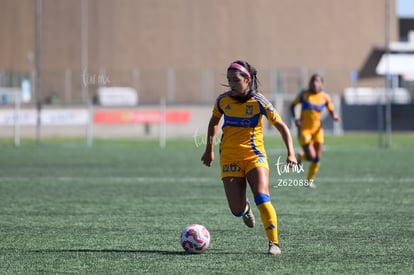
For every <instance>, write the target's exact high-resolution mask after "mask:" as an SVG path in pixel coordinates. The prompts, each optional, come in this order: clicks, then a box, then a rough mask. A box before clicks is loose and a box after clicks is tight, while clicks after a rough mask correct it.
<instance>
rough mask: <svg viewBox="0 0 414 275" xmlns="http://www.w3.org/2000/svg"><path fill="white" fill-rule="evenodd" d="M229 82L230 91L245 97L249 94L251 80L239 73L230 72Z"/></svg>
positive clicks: (228, 73) (228, 75)
mask: <svg viewBox="0 0 414 275" xmlns="http://www.w3.org/2000/svg"><path fill="white" fill-rule="evenodd" d="M227 81H228V82H229V86H230V89H231V90H232V91H233V92H234V93H236V94H240V95H245V94H247V93H248V92H249V81H250V80H249V79H248V78H245V77H244V76H242V75H241V73H240V72H239V71H236V70H230V71H228V72H227Z"/></svg>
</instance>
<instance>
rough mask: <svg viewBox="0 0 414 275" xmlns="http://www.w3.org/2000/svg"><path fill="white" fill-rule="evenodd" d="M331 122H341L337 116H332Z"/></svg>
mask: <svg viewBox="0 0 414 275" xmlns="http://www.w3.org/2000/svg"><path fill="white" fill-rule="evenodd" d="M333 120H334V121H336V122H340V121H341V118H340V117H339V116H334V117H333Z"/></svg>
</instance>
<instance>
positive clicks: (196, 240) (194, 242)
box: [180, 224, 210, 254]
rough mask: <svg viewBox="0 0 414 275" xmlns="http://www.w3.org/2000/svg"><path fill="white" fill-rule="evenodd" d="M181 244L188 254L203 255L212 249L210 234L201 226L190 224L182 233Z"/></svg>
mask: <svg viewBox="0 0 414 275" xmlns="http://www.w3.org/2000/svg"><path fill="white" fill-rule="evenodd" d="M180 243H181V246H182V247H183V248H184V250H185V251H186V252H187V253H197V254H199V253H203V252H204V251H206V250H207V249H208V248H209V247H210V233H209V232H208V230H207V228H206V227H205V226H203V225H201V224H190V225H188V226H186V227H185V228H184V229H183V231H182V232H181V239H180Z"/></svg>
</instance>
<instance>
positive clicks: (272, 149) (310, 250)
mask: <svg viewBox="0 0 414 275" xmlns="http://www.w3.org/2000/svg"><path fill="white" fill-rule="evenodd" d="M326 142H327V143H326V150H325V152H324V155H323V158H322V160H321V161H322V162H321V163H322V165H321V169H320V172H319V174H318V177H317V181H316V183H317V185H318V187H317V188H316V189H314V190H311V189H307V188H304V187H298V186H283V181H281V180H280V179H282V180H283V179H286V180H285V182H288V181H289V180H291V181H292V182H294V180H295V179H297V180H299V179H304V178H305V177H306V174H304V173H300V174H283V175H282V176H279V175H278V173H277V171H276V169H275V167H274V166H272V167H271V196H272V202H273V204H274V205H275V207H276V210H277V213H278V222H279V238H280V241H281V247H282V250H283V254H282V255H279V256H269V255H266V254H265V252H266V249H267V241H266V238H265V234H264V231H263V228H262V227H261V223H260V222H259V223H258V226H256V227H255V228H253V229H250V228H247V227H245V226H244V224H243V222H242V220H241V219H240V218H235V217H233V216H232V215H231V214H230V212H229V210H228V207H227V202H226V199H225V196H224V191H223V187H222V185H221V182H220V180H219V170H218V165H217V161H216V162H215V164H214V167H212V168H207V167H204V166H202V165H201V162H200V157H201V154H202V152H203V149H204V148H203V147H197V146H196V145H195V142H194V140H191V139H188V140H174V141H168V142H167V148H165V149H160V148H159V147H158V145H157V142H156V141H145V140H140V141H133V140H121V141H120V140H112V141H109V140H108V141H102V140H101V141H96V142H95V144H94V146H93V148H87V147H86V146H85V145H83V144H82V142H81V141H75V140H69V141H67V140H66V141H61V140H50V141H44V142H43V143H42V144H41V145H35V144H33V142H32V141H25V142H23V145H22V146H20V147H18V148H14V147H13V146H12V144H11V141H9V140H2V141H1V143H0V150H1V153H0V167H1V170H2V173H1V176H0V274H19V273H22V274H28V273H29V274H30V273H46V274H55V273H73V274H78V273H81V274H91V273H106V274H108V273H110V274H118V273H119V274H121V273H122V274H124V273H130V274H131V273H132V274H146V273H148V274H197V273H200V274H342V273H346V274H390V273H395V274H413V273H414V265H413V259H414V248H413V247H414V168H413V164H414V161H413V156H414V135H413V134H400V135H397V134H395V135H394V137H393V146H392V148H390V149H379V148H378V146H377V144H378V137H377V136H376V135H369V134H364V135H345V136H343V137H333V136H328V137H327V141H326ZM266 148H267V151H268V154H269V157H270V164H273V163H275V162H276V160H277V158H278V157H279V156H281V157H282V158H284V156H285V154H284V150H282V142H281V140H280V139H278V138H273V139H267V140H266ZM217 160H218V159H217ZM278 185H282V186H278ZM249 197H250V200H252V199H253V198H252V196H251V193H249ZM254 211H255V214H256V216H257V218H258V219H259V214H258V211H257V209H254ZM190 223H201V224H203V225H205V226H206V227H207V228H208V229H209V231H210V234H211V237H212V244H211V248H210V249H209V250H208V251H207V252H206V253H204V254H201V255H187V254H185V253H184V252H183V250H182V248H181V247H180V244H179V235H180V232H181V230H182V228H183V227H184V226H186V225H187V224H190Z"/></svg>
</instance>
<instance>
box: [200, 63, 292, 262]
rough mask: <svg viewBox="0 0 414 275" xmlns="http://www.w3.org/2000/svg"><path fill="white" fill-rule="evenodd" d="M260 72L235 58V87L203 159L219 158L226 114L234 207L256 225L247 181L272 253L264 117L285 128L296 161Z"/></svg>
mask: <svg viewBox="0 0 414 275" xmlns="http://www.w3.org/2000/svg"><path fill="white" fill-rule="evenodd" d="M256 75H257V71H256V69H255V68H254V67H252V66H251V65H250V64H249V63H247V62H245V61H240V60H239V61H235V62H233V63H232V64H230V66H229V67H228V69H227V80H228V84H229V87H230V91H228V92H225V93H223V94H221V95H220V96H219V97H218V98H217V100H216V103H215V105H214V108H213V113H212V116H211V119H210V122H209V125H208V133H207V135H208V136H207V144H206V149H205V152H204V154H203V156H202V158H201V160H202V162H203V163H204V164H205V165H206V166H211V164H212V162H213V160H214V140H215V137H216V135H217V133H218V128H219V121H220V119H221V118H222V117H224V122H223V126H222V131H223V135H222V139H221V143H220V169H221V178H222V181H223V185H224V190H225V193H226V197H227V201H228V204H229V208H230V210H231V212H232V214H233V215H235V216H236V217H243V221H244V223H245V224H246V225H247V226H248V227H253V226H254V225H255V218H254V215H253V211H252V209H251V206H250V203H249V201H248V200H247V198H246V187H247V183H248V184H249V186H250V189H251V191H252V193H253V196H254V202H255V204H256V206H257V208H258V210H259V212H260V216H261V220H262V223H263V226H264V228H265V231H266V235H267V238H268V240H269V248H268V253H269V254H273V255H275V254H280V253H281V249H280V247H279V240H278V228H277V216H276V211H275V208H274V207H273V205H272V203H271V201H270V193H269V165H268V161H267V155H266V152H265V148H264V143H263V121H262V120H263V116H265V117H266V118H267V120H268V121H269V122H270V123H271V124H272V125H273V126H274V127H275V128H276V129H277V130H278V131H279V133H280V135H281V137H282V139H283V142H284V144H285V146H286V149H287V159H286V162H287V165H296V164H297V161H296V156H295V152H294V147H293V141H292V137H291V134H290V131H289V128H288V127H287V126H286V124H285V123H284V122H283V121H282V119H281V118H280V116H279V114H278V113H277V112H276V110H275V109H274V108H273V106H272V104H271V103H270V102H269V101H268V100H267V99H266V98H265V97H264V96H263V95H262V94H260V93H259V92H258V91H257V88H258V81H257V76H256Z"/></svg>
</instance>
